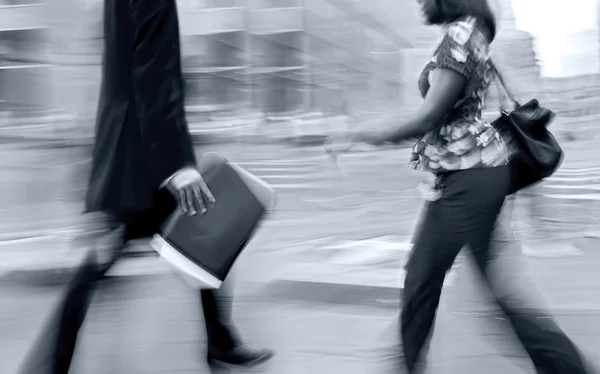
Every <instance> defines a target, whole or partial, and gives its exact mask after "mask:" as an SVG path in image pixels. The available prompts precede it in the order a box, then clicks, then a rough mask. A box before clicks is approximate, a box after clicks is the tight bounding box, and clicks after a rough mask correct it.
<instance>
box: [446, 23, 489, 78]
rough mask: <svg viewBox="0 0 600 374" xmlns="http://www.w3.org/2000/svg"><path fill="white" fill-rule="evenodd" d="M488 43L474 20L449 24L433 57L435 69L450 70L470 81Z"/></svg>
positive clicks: (484, 53)
mask: <svg viewBox="0 0 600 374" xmlns="http://www.w3.org/2000/svg"><path fill="white" fill-rule="evenodd" d="M487 49H488V43H487V41H486V38H485V35H484V34H483V32H482V31H481V30H480V29H479V28H478V27H477V23H476V22H475V20H474V19H473V20H465V21H459V22H455V23H453V24H451V25H450V26H449V27H448V30H447V31H446V34H445V35H444V37H443V39H442V41H441V43H440V45H439V48H438V50H437V53H436V55H435V62H436V68H445V69H451V70H454V71H456V72H457V73H459V74H460V75H462V76H464V77H465V78H466V79H471V77H472V74H473V71H474V70H475V68H476V67H477V64H479V62H480V61H481V60H482V57H483V56H485V55H486V51H487Z"/></svg>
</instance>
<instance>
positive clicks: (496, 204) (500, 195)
mask: <svg viewBox="0 0 600 374" xmlns="http://www.w3.org/2000/svg"><path fill="white" fill-rule="evenodd" d="M509 181H510V177H509V173H508V168H506V167H501V168H489V169H474V170H465V171H459V172H454V173H450V174H447V175H445V176H444V177H442V179H441V187H442V193H441V197H440V199H439V200H437V201H431V202H428V206H427V210H426V212H425V216H424V219H423V221H422V223H421V226H420V231H419V233H418V236H417V237H416V240H415V246H414V248H413V251H412V253H411V258H410V259H409V261H408V263H407V266H406V268H407V271H406V278H405V284H404V295H403V305H402V317H401V319H402V322H401V330H402V341H403V344H404V355H405V361H406V366H407V368H408V370H409V372H411V373H413V372H416V371H417V364H418V363H419V361H420V359H421V354H422V350H423V347H424V346H425V345H426V344H427V341H428V337H429V335H430V333H431V327H432V324H433V322H434V319H435V314H436V310H437V307H438V303H439V298H440V295H441V289H442V285H443V282H444V278H445V276H446V272H447V271H448V269H450V267H451V266H452V263H453V262H454V259H455V258H456V255H457V254H458V252H459V251H460V250H461V248H462V247H463V246H464V245H466V244H471V245H473V244H472V243H485V248H482V249H483V250H485V251H487V245H488V244H489V240H490V235H491V232H492V229H493V227H494V222H495V220H496V217H497V215H498V212H499V211H500V208H501V207H502V204H503V201H504V197H505V195H506V191H507V189H508V186H509Z"/></svg>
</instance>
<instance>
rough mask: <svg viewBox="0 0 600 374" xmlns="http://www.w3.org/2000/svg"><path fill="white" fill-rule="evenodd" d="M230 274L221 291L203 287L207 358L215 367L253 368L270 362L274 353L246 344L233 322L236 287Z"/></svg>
mask: <svg viewBox="0 0 600 374" xmlns="http://www.w3.org/2000/svg"><path fill="white" fill-rule="evenodd" d="M232 275H233V274H231V273H230V274H229V276H228V278H227V280H226V281H225V282H224V283H223V286H222V287H221V288H220V289H218V290H200V299H201V301H202V310H203V312H204V321H205V324H206V335H207V341H208V349H207V351H208V354H207V361H208V364H209V366H210V367H211V368H213V367H218V366H225V367H230V366H234V367H235V366H245V367H251V366H256V365H259V364H261V363H263V362H265V361H268V360H269V359H270V358H271V357H272V356H273V352H272V351H270V350H252V349H249V348H248V347H246V346H244V344H243V343H242V340H241V338H240V337H239V336H238V332H237V329H236V328H235V325H234V324H233V321H232V318H231V314H232V313H231V312H232V307H233V290H232V288H233V287H232V286H233V285H232V283H233V282H231V277H232Z"/></svg>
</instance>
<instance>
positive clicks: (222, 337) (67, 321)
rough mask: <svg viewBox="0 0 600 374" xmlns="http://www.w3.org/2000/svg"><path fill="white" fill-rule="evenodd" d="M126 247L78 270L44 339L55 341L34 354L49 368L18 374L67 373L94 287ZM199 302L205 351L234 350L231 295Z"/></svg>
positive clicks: (207, 295)
mask: <svg viewBox="0 0 600 374" xmlns="http://www.w3.org/2000/svg"><path fill="white" fill-rule="evenodd" d="M126 243H127V241H124V243H123V245H122V246H119V247H118V248H117V249H116V250H115V252H114V257H113V259H112V261H111V262H110V263H108V264H104V265H102V266H101V267H100V269H98V267H97V266H95V265H91V264H90V266H86V267H85V269H84V268H82V271H80V273H81V275H78V276H77V277H76V279H75V280H74V281H73V282H72V284H71V285H70V287H69V291H68V295H67V298H66V300H65V301H64V305H63V308H62V309H61V313H60V315H59V316H57V317H56V320H57V322H58V327H57V328H56V333H52V334H50V333H48V335H52V336H54V335H56V340H55V341H53V342H52V344H51V345H52V347H51V348H49V349H46V348H44V347H41V348H39V349H37V350H36V351H35V352H36V354H42V353H40V352H47V351H50V352H51V353H50V355H52V356H53V357H52V358H51V359H50V361H51V362H52V364H51V365H45V366H46V367H45V368H44V370H45V371H33V369H30V368H28V367H27V368H25V369H24V370H23V371H22V373H23V374H29V373H34V372H35V373H38V372H44V373H52V374H68V373H69V369H70V366H71V362H72V359H73V354H74V353H75V349H76V345H77V337H78V334H79V330H80V328H81V326H82V325H83V322H84V320H85V316H86V314H87V310H88V306H89V304H90V302H91V299H92V297H93V293H94V290H95V288H96V284H97V282H98V281H100V280H101V279H102V278H103V277H104V275H105V273H106V272H107V271H108V270H109V269H110V267H111V266H112V265H113V264H114V263H115V262H116V261H117V260H118V258H119V257H120V255H121V252H122V250H123V249H124V248H125V245H126ZM84 270H85V271H84ZM199 299H200V300H199V301H200V302H201V303H202V309H203V312H204V321H205V325H206V334H207V341H208V351H209V352H227V351H229V350H231V349H233V348H235V347H236V345H237V344H239V343H240V340H239V339H238V336H237V331H236V329H235V327H234V326H233V324H232V321H231V306H232V298H231V295H229V294H227V292H226V290H225V289H223V290H221V289H219V290H200V291H199ZM53 331H54V330H53Z"/></svg>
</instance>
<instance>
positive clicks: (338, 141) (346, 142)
mask: <svg viewBox="0 0 600 374" xmlns="http://www.w3.org/2000/svg"><path fill="white" fill-rule="evenodd" d="M354 146H356V142H354V140H353V138H352V136H351V135H342V136H330V137H328V138H327V140H326V141H325V153H327V154H330V155H332V156H337V155H339V154H343V153H347V152H349V151H350V150H351V149H352V148H354Z"/></svg>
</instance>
